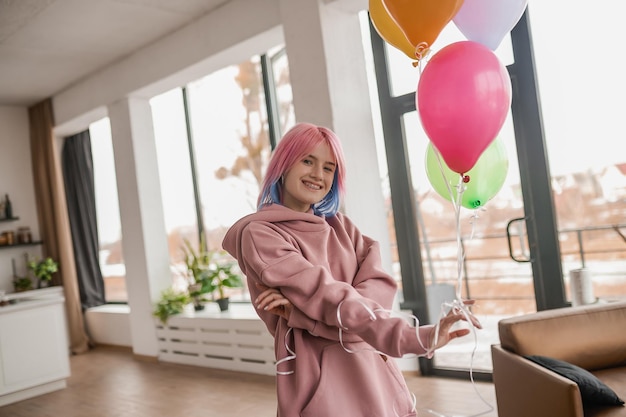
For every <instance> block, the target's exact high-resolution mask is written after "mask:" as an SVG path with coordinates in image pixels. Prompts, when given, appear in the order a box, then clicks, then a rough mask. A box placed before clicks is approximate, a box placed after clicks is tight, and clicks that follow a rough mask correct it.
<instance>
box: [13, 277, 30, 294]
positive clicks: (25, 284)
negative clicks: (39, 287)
mask: <svg viewBox="0 0 626 417" xmlns="http://www.w3.org/2000/svg"><path fill="white" fill-rule="evenodd" d="M13 286H14V287H15V291H28V290H32V289H33V280H32V279H30V278H29V277H15V278H14V279H13Z"/></svg>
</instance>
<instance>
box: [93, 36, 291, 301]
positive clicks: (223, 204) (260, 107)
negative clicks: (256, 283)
mask: <svg viewBox="0 0 626 417" xmlns="http://www.w3.org/2000/svg"><path fill="white" fill-rule="evenodd" d="M268 89H270V91H271V94H266V91H267V90H268ZM150 105H151V108H152V112H153V123H154V135H155V141H156V149H157V159H158V167H159V181H160V184H161V195H162V199H163V201H162V203H163V213H164V217H165V229H166V232H167V240H168V246H169V255H170V265H171V271H172V279H173V284H174V285H175V286H178V287H183V286H184V285H185V280H186V268H185V265H184V263H183V249H182V248H183V244H184V241H185V240H188V241H189V242H190V243H191V244H192V245H198V243H199V239H200V235H201V233H203V234H204V236H205V237H206V241H207V246H208V249H210V250H214V251H220V250H221V242H222V239H223V237H224V234H225V233H226V230H227V229H228V227H229V226H230V225H232V224H233V223H234V222H235V221H236V220H237V219H239V218H240V217H242V216H244V215H246V214H248V213H251V212H253V211H254V210H256V198H257V196H258V193H259V187H260V183H261V180H262V178H263V175H264V173H265V168H266V166H267V162H268V159H269V156H270V152H271V148H272V144H275V143H276V141H277V140H278V138H279V137H280V135H282V133H283V132H284V131H285V130H287V129H289V128H290V127H291V126H292V125H293V124H294V123H295V115H294V111H293V105H292V98H291V86H290V83H289V68H288V61H287V55H286V53H285V51H284V48H283V47H277V48H274V49H273V50H271V51H269V52H268V53H267V54H266V55H257V56H253V57H252V58H250V59H249V60H246V61H243V62H241V63H239V64H236V65H231V66H228V67H226V68H223V69H221V70H218V71H215V72H214V73H212V74H209V75H207V76H205V77H203V78H201V79H199V80H196V81H194V82H192V83H190V84H189V85H187V86H184V87H180V88H175V89H173V90H171V91H167V92H165V93H163V94H160V95H158V96H156V97H154V98H152V99H151V100H150ZM90 133H91V137H92V147H93V155H94V156H93V157H94V176H95V187H96V205H97V215H98V232H99V236H100V264H101V268H102V272H103V276H104V280H105V295H106V300H107V302H126V301H128V296H127V292H126V285H125V278H126V277H125V275H126V273H125V267H124V259H123V254H122V232H121V223H120V215H119V205H118V196H117V187H116V182H115V165H114V159H113V148H112V143H111V131H110V125H109V120H108V119H103V120H100V121H98V122H96V123H94V124H92V125H91V126H90ZM223 256H227V255H226V254H223ZM229 296H230V297H231V300H246V299H247V297H248V291H247V288H243V289H236V290H232V292H231V293H230V294H229Z"/></svg>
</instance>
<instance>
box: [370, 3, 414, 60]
mask: <svg viewBox="0 0 626 417" xmlns="http://www.w3.org/2000/svg"><path fill="white" fill-rule="evenodd" d="M369 12H370V19H371V20H372V25H374V29H376V32H378V34H379V35H380V37H381V38H383V39H384V40H385V41H386V42H387V43H388V44H390V45H393V46H394V47H396V48H397V49H399V50H400V51H402V52H404V53H405V54H406V55H407V56H408V57H409V58H411V59H415V47H414V46H413V45H411V42H409V40H408V39H407V38H406V36H405V35H404V32H402V30H401V29H400V28H399V27H398V25H397V24H396V22H394V20H393V19H392V18H391V16H389V12H388V11H387V9H385V6H384V5H383V2H382V0H370V2H369Z"/></svg>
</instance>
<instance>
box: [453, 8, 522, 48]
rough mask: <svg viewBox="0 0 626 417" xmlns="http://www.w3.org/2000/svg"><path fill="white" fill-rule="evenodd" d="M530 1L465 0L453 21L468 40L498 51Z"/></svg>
mask: <svg viewBox="0 0 626 417" xmlns="http://www.w3.org/2000/svg"><path fill="white" fill-rule="evenodd" d="M527 4H528V0H464V2H463V5H462V6H461V8H460V9H459V11H458V12H457V14H456V15H455V16H454V19H453V21H454V24H455V25H456V27H458V28H459V30H460V31H461V33H463V35H465V37H466V38H467V39H468V40H470V41H474V42H479V43H482V44H483V45H485V46H486V47H488V48H489V49H491V50H493V51H495V50H496V49H497V48H498V46H499V45H500V43H501V42H502V39H504V36H505V35H506V34H507V33H509V32H510V31H511V29H513V26H515V25H516V24H517V22H518V21H519V20H520V18H521V17H522V14H524V10H526V5H527Z"/></svg>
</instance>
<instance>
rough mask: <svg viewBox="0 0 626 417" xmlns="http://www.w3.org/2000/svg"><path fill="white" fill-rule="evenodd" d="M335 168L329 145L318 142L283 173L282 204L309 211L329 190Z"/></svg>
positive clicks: (297, 209)
mask: <svg viewBox="0 0 626 417" xmlns="http://www.w3.org/2000/svg"><path fill="white" fill-rule="evenodd" d="M336 168H337V164H336V162H335V158H334V157H333V154H332V152H331V150H330V147H329V146H328V145H327V144H326V143H320V144H319V145H318V146H317V147H316V148H315V149H313V151H312V152H311V153H310V154H309V155H306V156H304V157H303V158H302V159H300V161H298V162H296V163H295V164H294V166H293V167H291V169H290V170H289V171H287V172H286V173H285V175H284V180H283V195H282V198H283V201H282V203H283V205H284V206H286V207H289V208H290V209H292V210H296V211H301V212H307V211H309V209H310V208H311V205H312V204H315V203H317V202H319V201H321V200H322V199H323V198H324V197H325V196H326V194H328V192H329V191H330V188H331V186H332V185H333V178H334V176H335V169H336Z"/></svg>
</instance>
